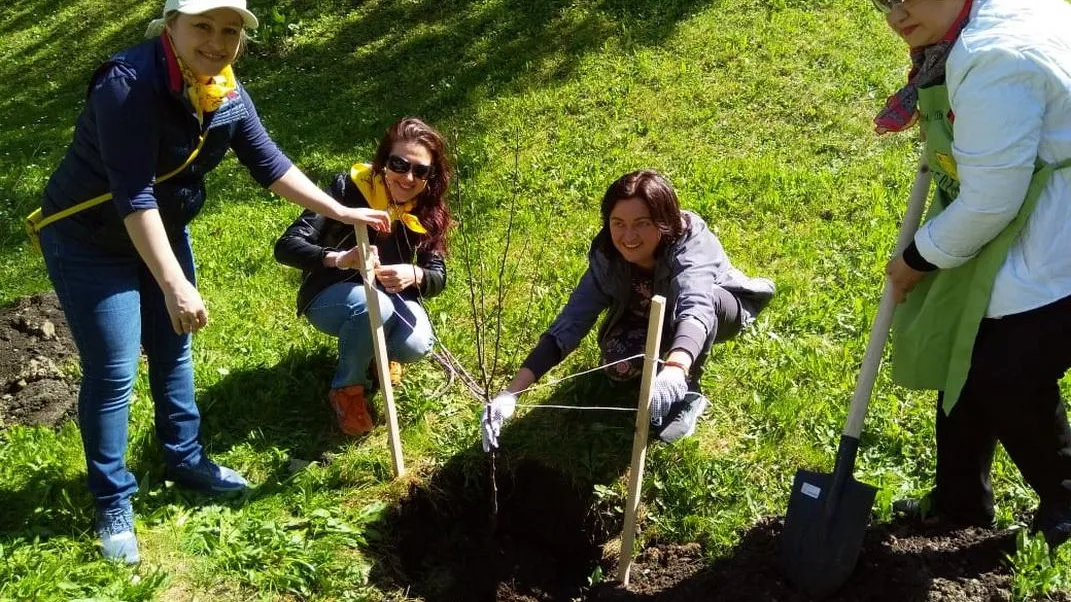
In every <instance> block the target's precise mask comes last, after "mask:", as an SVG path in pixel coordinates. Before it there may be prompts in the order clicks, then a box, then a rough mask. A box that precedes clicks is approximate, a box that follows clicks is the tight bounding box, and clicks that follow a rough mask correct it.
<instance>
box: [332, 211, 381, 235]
mask: <svg viewBox="0 0 1071 602" xmlns="http://www.w3.org/2000/svg"><path fill="white" fill-rule="evenodd" d="M337 219H338V221H340V222H342V223H344V224H350V225H353V226H360V225H365V226H371V227H372V228H373V229H375V230H378V231H379V232H390V214H389V213H387V212H386V211H380V210H379V209H369V208H367V207H342V209H340V210H339V215H338V217H337Z"/></svg>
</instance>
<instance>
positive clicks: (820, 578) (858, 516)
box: [781, 161, 930, 598]
mask: <svg viewBox="0 0 1071 602" xmlns="http://www.w3.org/2000/svg"><path fill="white" fill-rule="evenodd" d="M929 188H930V171H929V169H928V168H927V167H926V164H925V162H924V161H920V162H919V168H918V173H917V174H916V175H915V184H914V185H913V186H912V187H911V198H910V200H909V201H908V207H907V212H906V213H905V215H904V221H903V225H902V226H900V236H899V239H898V240H897V244H896V253H897V254H899V253H901V252H902V251H903V249H904V248H906V247H907V245H908V244H909V243H910V242H911V239H912V238H913V237H914V235H915V231H916V230H917V229H918V225H919V221H920V220H921V218H922V209H923V206H924V205H925V202H926V193H927V192H928V191H929ZM895 307H896V302H895V300H894V299H893V296H892V290H891V288H890V287H889V283H888V282H886V283H885V287H884V290H883V292H882V295H881V303H880V304H879V306H878V315H877V316H876V317H875V318H874V324H873V325H872V327H871V329H870V342H869V343H868V344H867V348H866V354H865V355H864V356H863V365H862V368H861V369H860V371H859V379H858V381H856V385H855V393H854V394H853V395H852V404H851V408H850V410H849V411H848V424H847V425H845V427H844V432H843V434H842V435H841V438H840V447H839V448H838V449H837V459H836V464H835V465H834V468H833V474H825V473H817V472H810V471H806V470H800V471H799V472H797V473H796V479H795V481H794V482H793V484H792V495H791V497H790V498H789V500H788V512H787V513H786V515H785V528H784V531H783V532H782V534H781V553H782V561H783V562H784V566H785V573H786V575H787V576H788V579H789V581H791V582H792V583H793V585H795V586H796V587H797V588H799V589H800V590H803V591H804V592H806V593H808V594H810V595H811V596H814V597H816V598H823V597H825V596H827V595H829V594H831V593H833V592H834V591H836V590H837V589H838V588H839V587H840V586H841V585H843V584H844V582H845V581H846V580H847V579H848V576H849V575H851V572H852V570H853V569H854V568H855V563H856V561H857V560H858V558H859V550H860V549H861V548H862V547H863V535H865V534H866V528H867V525H868V524H869V523H870V507H871V506H872V505H873V503H874V495H875V494H876V493H877V491H878V490H877V488H875V487H871V486H870V485H867V484H865V483H860V482H859V481H856V480H855V478H854V477H853V476H852V473H853V471H854V469H855V455H856V452H857V451H858V449H859V434H860V433H861V432H862V430H863V418H864V417H865V416H866V410H867V406H868V405H870V393H871V390H872V389H873V388H874V380H875V378H876V377H877V373H878V366H879V364H880V363H881V355H882V351H883V349H884V347H885V340H886V339H887V338H888V336H889V326H890V325H891V324H892V317H893V310H894V309H895Z"/></svg>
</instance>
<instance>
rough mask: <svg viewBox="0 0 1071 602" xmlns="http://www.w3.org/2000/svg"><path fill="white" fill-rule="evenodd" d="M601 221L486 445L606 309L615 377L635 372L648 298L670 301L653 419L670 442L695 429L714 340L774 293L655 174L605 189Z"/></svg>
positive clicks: (606, 346) (487, 419)
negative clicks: (582, 267)
mask: <svg viewBox="0 0 1071 602" xmlns="http://www.w3.org/2000/svg"><path fill="white" fill-rule="evenodd" d="M601 214H602V229H601V230H600V231H599V233H598V234H597V235H596V236H595V239H594V240H593V241H592V243H591V248H590V250H589V251H588V269H587V271H586V272H585V273H584V275H583V276H582V277H581V278H580V283H579V284H578V285H577V287H576V289H575V290H574V291H573V293H572V295H570V297H569V301H568V302H567V303H566V304H565V307H563V308H562V310H561V312H560V313H559V314H558V317H557V318H556V319H555V320H554V322H553V323H552V324H551V325H550V328H548V329H547V331H546V332H545V333H543V336H542V337H541V338H540V339H539V343H538V344H537V345H536V347H535V348H534V349H533V350H532V351H531V353H529V354H528V357H527V358H526V359H525V360H524V363H523V364H522V365H521V368H520V370H518V372H517V374H516V375H515V376H514V378H513V380H512V381H511V382H510V384H509V386H508V387H507V388H506V390H505V391H503V392H501V393H499V394H498V395H497V396H496V397H495V398H494V399H493V400H492V402H491V403H490V404H489V405H488V406H487V408H486V409H485V411H484V414H483V418H482V436H483V447H484V450H485V451H489V450H490V449H491V448H497V447H498V436H499V432H500V430H501V428H502V423H503V422H504V421H505V420H507V419H508V418H509V417H510V416H511V415H512V414H513V409H514V408H515V406H516V404H517V396H518V395H519V394H520V393H521V392H522V391H523V390H524V389H527V388H528V387H529V386H531V385H532V384H533V383H534V382H536V381H537V380H538V379H539V378H540V377H542V376H543V374H545V373H546V372H547V371H548V370H550V369H551V368H552V367H554V366H555V365H556V364H558V363H559V362H561V361H562V360H563V359H564V358H565V356H566V355H568V354H569V353H571V352H572V351H573V350H574V349H576V347H577V346H578V345H579V344H580V341H581V340H582V339H583V338H584V337H585V336H586V335H587V333H588V332H589V331H590V330H591V328H592V326H594V325H595V321H596V320H597V319H598V317H599V315H600V314H602V313H603V312H606V318H605V319H604V320H603V321H602V325H601V326H600V327H599V348H600V349H601V350H602V355H603V363H605V364H609V365H608V366H607V367H606V369H605V374H606V376H607V377H608V378H610V379H611V380H615V381H624V380H632V379H635V378H636V377H638V376H640V374H641V373H642V370H643V358H642V357H635V356H636V355H642V354H643V353H644V346H645V343H646V338H647V318H648V308H649V306H650V302H651V297H652V296H654V295H662V296H664V297H665V298H666V300H667V307H666V320H665V328H664V331H663V333H662V355H663V357H664V359H665V362H664V364H663V366H662V369H661V371H660V372H659V373H658V375H657V376H656V377H655V381H654V386H653V391H652V395H651V423H652V424H653V425H654V426H655V427H656V428H657V434H658V436H659V438H661V439H662V440H663V441H665V442H667V443H671V442H673V441H675V440H677V439H680V438H681V437H686V436H688V435H690V434H691V433H692V431H693V430H694V429H695V425H696V421H697V420H698V418H699V416H700V414H702V413H703V411H704V410H705V409H706V408H707V406H708V405H709V402H708V401H707V399H706V398H705V397H704V396H703V395H702V393H701V392H700V388H699V385H700V383H699V380H700V377H701V376H702V375H703V364H704V363H705V362H706V358H707V355H708V353H709V352H710V348H711V346H712V345H713V344H714V343H717V342H721V341H725V340H728V339H730V338H732V337H734V336H736V335H737V334H738V333H739V332H740V331H741V329H743V328H744V327H745V326H747V325H748V324H749V323H750V322H751V321H752V320H753V319H754V318H755V316H756V315H758V313H759V311H760V310H762V308H763V307H765V306H766V304H767V303H768V302H769V301H770V299H771V298H773V294H774V285H773V282H771V281H770V280H767V279H766V278H749V277H748V276H746V275H745V274H744V273H742V272H741V271H740V270H738V269H736V268H734V267H733V266H732V264H731V263H730V262H729V257H728V256H727V255H726V254H725V250H724V249H723V248H722V246H721V242H719V241H718V237H717V236H715V235H714V233H713V232H711V231H710V229H709V228H707V225H706V223H705V222H704V221H703V220H702V218H700V217H699V216H698V215H696V214H694V213H691V212H689V211H683V210H681V208H680V204H679V203H678V201H677V193H676V192H674V190H673V187H672V186H670V184H669V182H668V181H667V180H666V179H665V178H664V177H662V176H661V175H660V174H658V173H657V172H654V171H651V170H641V171H636V172H632V173H629V174H625V175H624V176H621V177H620V178H618V179H617V181H615V182H614V183H613V184H611V185H610V187H609V188H608V189H607V191H606V194H605V195H604V196H603V199H602V205H601Z"/></svg>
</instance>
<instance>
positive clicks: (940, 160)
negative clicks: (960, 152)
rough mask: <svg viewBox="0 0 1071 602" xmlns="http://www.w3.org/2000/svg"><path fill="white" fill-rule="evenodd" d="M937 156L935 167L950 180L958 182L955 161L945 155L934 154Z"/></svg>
mask: <svg viewBox="0 0 1071 602" xmlns="http://www.w3.org/2000/svg"><path fill="white" fill-rule="evenodd" d="M935 154H936V155H937V165H938V167H940V168H941V171H943V172H945V173H946V174H948V175H949V176H951V177H952V179H954V180H956V181H957V182H958V181H959V171H958V170H957V169H956V160H955V159H953V158H952V156H951V155H947V154H945V153H935Z"/></svg>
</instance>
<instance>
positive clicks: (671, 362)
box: [662, 360, 688, 376]
mask: <svg viewBox="0 0 1071 602" xmlns="http://www.w3.org/2000/svg"><path fill="white" fill-rule="evenodd" d="M662 366H663V367H668V366H673V367H676V368H680V369H681V371H683V372H684V374H685V376H687V375H688V367H687V366H685V365H684V364H682V363H680V362H678V361H677V360H666V361H664V362H662Z"/></svg>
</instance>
